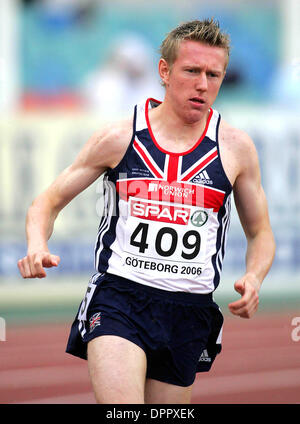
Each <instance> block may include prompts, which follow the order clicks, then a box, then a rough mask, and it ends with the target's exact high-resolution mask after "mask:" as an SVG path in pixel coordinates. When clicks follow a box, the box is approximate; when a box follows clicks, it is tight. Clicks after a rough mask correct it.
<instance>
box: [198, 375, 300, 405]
mask: <svg viewBox="0 0 300 424" xmlns="http://www.w3.org/2000/svg"><path fill="white" fill-rule="evenodd" d="M289 387H291V388H292V387H298V388H299V401H300V368H289V369H282V370H274V371H260V372H252V373H244V374H235V375H231V376H222V377H211V378H209V377H204V378H203V377H202V376H201V374H199V377H197V380H196V382H195V385H194V388H193V397H194V396H195V397H200V398H201V397H202V398H203V397H205V396H211V395H219V394H223V393H226V394H228V393H241V392H252V391H257V390H270V389H278V388H282V389H283V388H289Z"/></svg>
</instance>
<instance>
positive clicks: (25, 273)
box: [18, 251, 60, 278]
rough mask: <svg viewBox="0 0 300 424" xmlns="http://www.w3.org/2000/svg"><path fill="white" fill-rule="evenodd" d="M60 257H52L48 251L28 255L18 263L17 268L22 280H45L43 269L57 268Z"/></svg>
mask: <svg viewBox="0 0 300 424" xmlns="http://www.w3.org/2000/svg"><path fill="white" fill-rule="evenodd" d="M59 262H60V257H59V256H57V255H52V254H51V253H50V252H49V251H39V252H37V253H28V254H27V256H25V257H24V258H23V259H20V260H19V261H18V267H19V270H20V273H21V275H22V277H23V278H45V277H46V272H45V270H44V268H51V267H53V266H57V265H58V264H59Z"/></svg>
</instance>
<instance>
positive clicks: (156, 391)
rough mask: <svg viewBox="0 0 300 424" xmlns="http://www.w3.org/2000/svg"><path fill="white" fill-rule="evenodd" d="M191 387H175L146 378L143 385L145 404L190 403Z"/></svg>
mask: <svg viewBox="0 0 300 424" xmlns="http://www.w3.org/2000/svg"><path fill="white" fill-rule="evenodd" d="M191 394H192V385H191V386H187V387H182V386H176V385H174V384H169V383H164V382H162V381H158V380H154V379H152V378H147V380H146V384H145V403H156V404H158V403H169V404H171V403H184V404H186V403H190V402H191Z"/></svg>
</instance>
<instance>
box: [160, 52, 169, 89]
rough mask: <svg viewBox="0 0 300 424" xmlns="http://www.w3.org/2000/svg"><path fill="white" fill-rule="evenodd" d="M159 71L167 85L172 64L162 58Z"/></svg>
mask: <svg viewBox="0 0 300 424" xmlns="http://www.w3.org/2000/svg"><path fill="white" fill-rule="evenodd" d="M158 72H159V75H160V78H161V80H162V82H163V84H164V85H165V86H166V85H168V83H169V75H170V66H169V64H168V62H167V61H166V60H165V59H163V58H161V59H160V61H159V63H158Z"/></svg>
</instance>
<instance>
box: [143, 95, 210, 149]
mask: <svg viewBox="0 0 300 424" xmlns="http://www.w3.org/2000/svg"><path fill="white" fill-rule="evenodd" d="M209 112H210V110H207V111H205V112H204V113H203V115H202V116H201V117H200V118H199V120H197V121H194V122H187V121H186V120H184V119H183V117H182V116H179V115H178V114H177V113H176V111H175V110H174V109H173V108H172V107H170V106H169V104H168V102H166V101H164V102H163V103H161V104H160V105H159V106H157V107H155V108H153V109H149V111H148V116H149V122H150V126H151V129H152V132H153V134H154V137H155V139H156V141H157V142H158V144H159V145H160V146H161V147H162V148H164V149H165V150H168V151H172V152H174V153H178V152H184V151H186V150H188V149H189V148H190V147H192V146H193V145H194V144H195V143H196V142H197V141H198V139H199V138H200V137H201V135H202V134H203V131H204V129H205V127H206V123H207V119H208V116H209Z"/></svg>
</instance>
